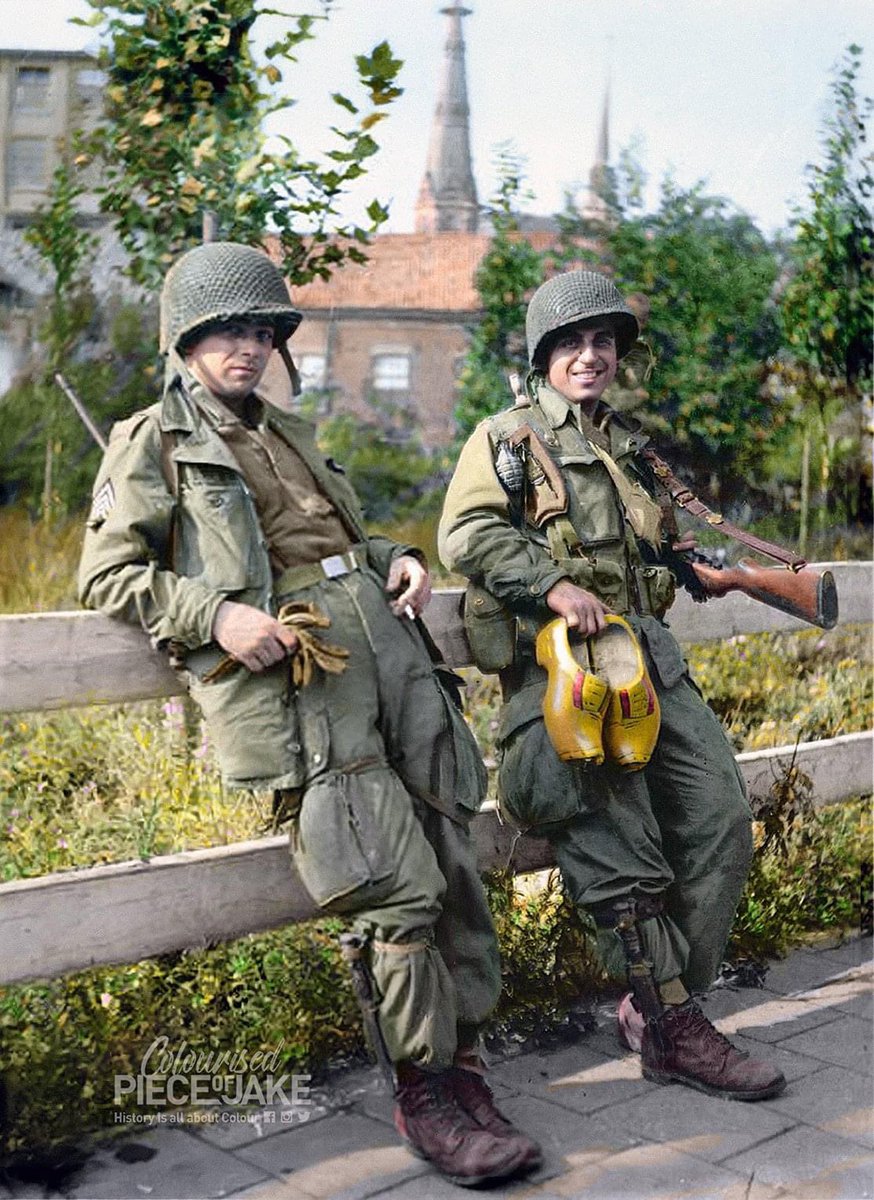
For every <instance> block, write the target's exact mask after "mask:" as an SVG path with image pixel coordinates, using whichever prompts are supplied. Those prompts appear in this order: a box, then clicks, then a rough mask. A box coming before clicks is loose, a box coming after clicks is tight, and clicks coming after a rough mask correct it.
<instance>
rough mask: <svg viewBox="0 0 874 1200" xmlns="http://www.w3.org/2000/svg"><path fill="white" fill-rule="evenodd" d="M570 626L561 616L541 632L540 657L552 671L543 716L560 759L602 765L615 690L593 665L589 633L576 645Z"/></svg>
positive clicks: (544, 664) (538, 656) (548, 671)
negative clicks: (605, 723)
mask: <svg viewBox="0 0 874 1200" xmlns="http://www.w3.org/2000/svg"><path fill="white" fill-rule="evenodd" d="M569 632H570V631H569V630H568V627H567V624H566V623H565V620H564V618H563V617H557V618H556V619H555V620H554V621H550V622H549V624H548V625H544V627H543V628H542V629H541V630H540V632H539V633H538V635H537V642H536V646H535V650H536V653H537V661H538V663H539V664H540V665H541V667H543V668H544V669H545V671H546V673H547V676H548V679H547V685H546V695H545V696H544V698H543V719H544V722H545V724H546V731H547V733H548V734H549V738H550V741H551V742H552V744H553V746H554V747H555V750H556V753H557V754H558V756H559V758H560V759H562V760H563V761H565V762H569V761H582V762H589V763H592V764H593V765H596V766H597V765H598V764H599V763H602V762H603V761H604V746H603V742H602V738H601V725H602V722H603V720H604V712H605V710H606V708H607V705H608V703H609V700H610V694H609V691H608V688H607V684H606V683H605V682H604V680H603V679H599V678H598V676H597V675H596V674H595V673H594V672H593V670H592V668H591V664H590V662H589V651H588V646H587V644H586V640H585V638H580V637H577V638H575V639H574V644H573V646H572V645H571V638H570V637H569V636H568V635H569ZM577 655H579V656H580V659H582V661H580V660H579V659H578V658H577V657H576V656H577Z"/></svg>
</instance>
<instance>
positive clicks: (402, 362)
mask: <svg viewBox="0 0 874 1200" xmlns="http://www.w3.org/2000/svg"><path fill="white" fill-rule="evenodd" d="M371 383H372V384H373V388H374V391H377V392H408V391H409V390H410V356H409V354H374V356H373V360H372V363H371Z"/></svg>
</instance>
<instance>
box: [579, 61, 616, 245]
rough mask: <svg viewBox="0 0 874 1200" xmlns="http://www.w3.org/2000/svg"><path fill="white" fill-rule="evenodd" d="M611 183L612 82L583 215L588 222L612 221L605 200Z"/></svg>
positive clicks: (605, 100)
mask: <svg viewBox="0 0 874 1200" xmlns="http://www.w3.org/2000/svg"><path fill="white" fill-rule="evenodd" d="M609 182H610V80H609V79H608V80H607V86H606V87H605V89H604V105H603V108H602V110H601V124H600V127H599V129H598V144H597V146H596V149H595V161H594V162H593V163H592V169H591V171H590V172H589V186H588V188H587V190H586V199H585V204H584V206H583V210H582V215H583V216H584V217H585V218H586V220H588V221H599V222H600V223H601V224H602V225H606V224H609V223H610V221H611V220H612V217H611V214H610V208H609V205H608V204H607V201H606V199H605V195H606V193H607V191H608V186H609Z"/></svg>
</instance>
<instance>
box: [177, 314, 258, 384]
mask: <svg viewBox="0 0 874 1200" xmlns="http://www.w3.org/2000/svg"><path fill="white" fill-rule="evenodd" d="M272 349H273V327H272V325H265V324H264V323H263V322H260V321H233V322H229V323H228V324H227V325H222V326H220V327H219V328H214V329H212V330H211V331H210V332H209V333H207V334H206V336H205V337H202V338H200V339H199V340H198V341H196V342H195V343H194V344H193V345H192V346H190V347H189V348H188V349H187V350H186V351H185V362H186V364H187V365H188V369H189V370H190V371H191V373H192V375H194V376H195V378H196V379H199V380H200V382H201V383H202V384H203V386H204V387H205V388H209V390H210V391H211V392H212V394H213V395H214V396H218V398H219V399H220V400H244V399H245V398H246V396H248V395H249V394H250V392H253V391H254V390H255V388H256V387H257V386H258V384H259V383H260V382H261V376H262V375H263V374H264V371H265V370H266V368H267V363H268V360H269V358H270V353H271V351H272Z"/></svg>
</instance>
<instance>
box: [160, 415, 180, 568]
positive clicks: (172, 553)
mask: <svg viewBox="0 0 874 1200" xmlns="http://www.w3.org/2000/svg"><path fill="white" fill-rule="evenodd" d="M175 449H176V435H175V433H172V432H171V431H170V430H169V429H162V430H161V474H162V475H163V476H164V482H165V483H166V485H167V491H168V492H169V493H170V495H171V496H172V497H173V509H172V511H171V513H170V531H169V533H168V535H167V563H168V565H169V567H170V570H171V571H172V570H175V567H176V543H177V540H178V531H177V524H178V521H179V516H178V512H177V509H178V507H179V464H178V463H177V462H176V460H175V458H174V457H173V451H174V450H175Z"/></svg>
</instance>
